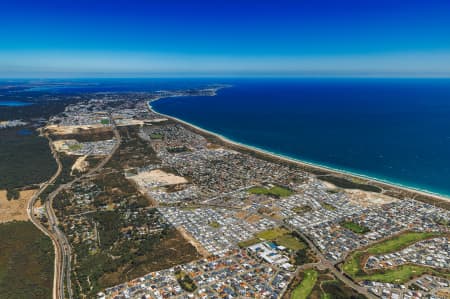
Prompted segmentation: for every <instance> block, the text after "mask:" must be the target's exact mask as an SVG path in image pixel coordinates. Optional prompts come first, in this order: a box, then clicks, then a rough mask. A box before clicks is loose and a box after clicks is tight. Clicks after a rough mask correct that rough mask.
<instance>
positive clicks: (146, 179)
mask: <svg viewBox="0 0 450 299" xmlns="http://www.w3.org/2000/svg"><path fill="white" fill-rule="evenodd" d="M130 179H132V180H133V181H135V182H136V183H137V184H138V185H139V186H142V185H145V183H156V184H159V185H161V186H170V185H178V184H186V183H187V182H188V181H187V180H186V179H185V178H184V177H180V176H177V175H174V174H172V173H167V172H165V171H163V170H160V169H155V170H151V171H144V172H140V173H139V174H137V175H135V176H132V177H130Z"/></svg>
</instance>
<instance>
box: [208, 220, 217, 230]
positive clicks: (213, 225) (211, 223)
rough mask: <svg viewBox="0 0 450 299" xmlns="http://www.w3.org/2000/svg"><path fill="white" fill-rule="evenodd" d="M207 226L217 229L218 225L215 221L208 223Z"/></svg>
mask: <svg viewBox="0 0 450 299" xmlns="http://www.w3.org/2000/svg"><path fill="white" fill-rule="evenodd" d="M209 226H211V227H213V228H219V227H220V224H219V222H217V221H212V222H210V223H209Z"/></svg>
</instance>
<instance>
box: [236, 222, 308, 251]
mask: <svg viewBox="0 0 450 299" xmlns="http://www.w3.org/2000/svg"><path fill="white" fill-rule="evenodd" d="M263 241H273V242H275V243H276V244H277V245H281V246H284V247H286V248H288V249H291V250H293V251H298V250H301V249H306V248H307V246H306V244H305V243H303V242H302V241H301V240H300V239H298V238H296V237H295V236H294V235H292V234H291V233H290V231H289V230H287V229H285V228H283V227H276V228H273V229H268V230H265V231H262V232H260V233H257V234H256V238H253V239H250V240H245V241H242V242H240V243H239V246H240V247H249V246H252V245H254V244H257V243H260V242H263Z"/></svg>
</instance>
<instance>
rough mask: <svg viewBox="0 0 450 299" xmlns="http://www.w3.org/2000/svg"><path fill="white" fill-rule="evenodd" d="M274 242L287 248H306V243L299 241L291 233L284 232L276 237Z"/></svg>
mask: <svg viewBox="0 0 450 299" xmlns="http://www.w3.org/2000/svg"><path fill="white" fill-rule="evenodd" d="M274 241H275V243H277V244H278V245H281V246H284V247H286V248H289V249H291V250H295V251H297V250H300V249H306V244H305V243H303V242H302V241H300V240H299V239H298V238H296V237H294V236H293V235H291V234H286V235H282V236H279V237H278V238H276V239H275V240H274Z"/></svg>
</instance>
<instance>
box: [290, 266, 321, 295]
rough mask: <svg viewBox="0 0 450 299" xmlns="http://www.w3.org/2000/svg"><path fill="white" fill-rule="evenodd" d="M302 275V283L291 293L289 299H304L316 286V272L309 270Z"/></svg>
mask: <svg viewBox="0 0 450 299" xmlns="http://www.w3.org/2000/svg"><path fill="white" fill-rule="evenodd" d="M304 274H305V276H304V277H303V280H302V282H301V283H300V284H299V285H298V286H297V287H296V288H295V289H294V291H293V292H292V294H291V299H306V298H308V296H309V295H310V294H311V291H312V289H313V288H314V285H315V284H316V281H317V276H318V273H317V271H316V270H313V269H310V270H306V271H305V273H304Z"/></svg>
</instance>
